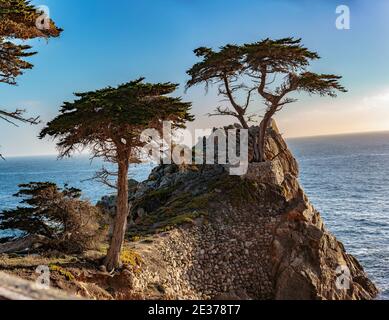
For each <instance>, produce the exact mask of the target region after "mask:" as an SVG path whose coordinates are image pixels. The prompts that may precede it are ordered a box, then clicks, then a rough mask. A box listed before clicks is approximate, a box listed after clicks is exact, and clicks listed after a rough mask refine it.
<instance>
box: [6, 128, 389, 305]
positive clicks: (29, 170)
mask: <svg viewBox="0 0 389 320" xmlns="http://www.w3.org/2000/svg"><path fill="white" fill-rule="evenodd" d="M288 144H289V146H290V148H291V149H292V151H293V153H294V155H295V156H296V158H297V160H298V162H299V165H300V171H301V174H300V181H301V183H302V185H303V187H304V190H305V192H306V193H307V195H308V196H309V199H310V201H311V202H312V203H313V204H314V206H315V207H316V208H317V209H318V210H319V211H320V212H321V214H322V216H323V218H324V221H325V223H326V226H327V228H328V229H329V230H330V231H331V232H332V233H333V234H335V235H336V236H337V237H338V239H339V240H340V241H342V242H343V243H344V245H345V247H346V249H347V250H348V252H349V253H351V254H353V255H355V256H356V257H357V258H358V259H359V261H360V262H361V264H362V265H363V266H364V268H365V270H366V272H367V273H368V275H369V276H370V278H371V279H372V280H373V281H374V282H375V283H376V284H377V286H378V287H379V288H380V290H381V294H380V297H379V298H380V299H386V300H389V197H388V196H389V132H385V133H368V134H353V135H338V136H326V137H312V138H299V139H289V140H288ZM103 165H104V166H106V167H108V169H109V168H110V165H109V164H108V165H107V164H104V163H103V162H102V161H100V160H94V161H93V162H91V161H90V160H89V159H88V157H86V156H80V157H76V158H70V159H65V160H60V161H58V160H57V159H56V157H55V156H45V157H26V158H7V159H6V161H0V186H1V187H0V210H4V209H11V208H14V207H15V206H16V205H17V204H18V201H19V199H17V198H15V197H12V195H13V194H14V193H16V192H17V191H18V184H20V183H28V182H36V181H51V182H56V183H57V184H59V185H60V186H61V185H63V184H64V183H67V184H69V185H70V186H73V187H77V188H80V189H81V190H82V191H83V197H84V199H88V200H90V201H91V202H92V203H95V202H97V201H98V200H99V199H100V198H101V197H102V196H104V195H107V194H111V193H112V192H113V190H112V189H109V188H108V187H105V186H103V185H101V184H99V183H98V182H96V181H92V180H89V179H90V178H91V177H93V175H94V173H95V172H96V171H97V170H99V169H101V167H102V166H103ZM152 167H153V166H152V165H151V164H141V165H134V166H131V168H130V176H131V178H133V179H136V180H138V181H143V180H145V179H146V178H147V176H148V174H149V172H150V171H151V169H152ZM0 235H1V231H0ZM2 235H6V233H5V232H4V231H3V232H2Z"/></svg>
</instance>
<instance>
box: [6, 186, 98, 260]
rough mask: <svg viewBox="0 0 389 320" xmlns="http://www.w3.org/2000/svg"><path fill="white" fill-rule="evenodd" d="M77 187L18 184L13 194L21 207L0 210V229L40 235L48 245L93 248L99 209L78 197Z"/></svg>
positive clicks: (60, 247) (59, 247)
mask: <svg viewBox="0 0 389 320" xmlns="http://www.w3.org/2000/svg"><path fill="white" fill-rule="evenodd" d="M80 195H81V192H80V190H79V189H75V188H70V187H68V186H67V185H65V187H64V188H63V189H60V188H58V187H57V185H56V184H54V183H49V182H32V183H29V184H23V185H20V191H19V192H18V193H17V194H15V196H16V197H21V198H23V199H22V200H21V206H18V207H17V208H16V209H14V210H5V211H3V212H1V213H0V229H17V230H20V231H23V232H24V234H27V235H41V236H45V237H47V238H48V240H49V246H50V248H55V249H59V250H63V251H67V252H81V251H83V250H85V249H89V248H92V247H94V245H95V244H96V242H98V241H99V240H100V238H101V237H102V233H103V231H102V228H100V223H99V222H100V218H101V217H100V212H99V210H98V209H97V208H96V207H94V206H92V205H91V204H90V203H89V202H87V201H82V200H80V199H79V198H80Z"/></svg>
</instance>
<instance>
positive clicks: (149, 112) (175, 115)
mask: <svg viewBox="0 0 389 320" xmlns="http://www.w3.org/2000/svg"><path fill="white" fill-rule="evenodd" d="M143 80H144V79H143V78H141V79H138V80H135V81H132V82H129V83H126V84H123V85H120V86H119V87H117V88H111V87H108V88H106V89H102V90H97V91H94V92H86V93H79V94H76V96H77V98H78V99H77V100H76V101H74V102H66V103H65V104H64V105H63V106H62V108H61V110H60V115H59V116H58V117H56V118H55V119H54V120H53V121H51V122H50V123H48V124H47V127H46V128H44V129H43V130H42V132H41V134H40V138H44V137H45V136H50V137H53V138H55V139H57V140H58V143H57V147H58V150H59V152H60V156H61V157H65V156H69V155H71V154H72V153H74V152H75V151H77V150H79V149H82V148H89V149H90V150H91V152H92V153H93V156H94V157H102V158H103V159H104V160H106V161H110V162H113V163H115V164H117V166H118V177H117V201H116V216H115V221H114V227H113V234H112V239H111V243H110V247H109V249H108V253H107V256H106V258H105V262H104V265H105V266H106V268H107V270H108V271H111V270H113V269H115V268H117V267H119V265H120V251H121V248H122V244H123V240H124V236H125V230H126V226H127V218H128V214H129V210H130V208H129V204H128V167H129V164H130V163H134V162H138V161H139V157H140V156H141V149H142V147H143V146H144V142H142V141H141V139H140V138H141V133H142V132H143V131H144V130H145V129H149V128H150V129H151V128H153V129H156V130H158V131H160V132H162V128H163V123H162V122H163V121H171V122H172V127H173V128H184V127H185V123H186V121H192V120H193V117H192V116H191V115H190V114H189V110H190V108H191V103H188V102H183V101H181V98H173V97H170V96H167V95H169V94H171V93H173V92H174V91H175V90H176V88H177V85H176V84H172V83H158V84H150V83H144V82H143Z"/></svg>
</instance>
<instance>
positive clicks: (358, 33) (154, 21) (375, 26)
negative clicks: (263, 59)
mask: <svg viewBox="0 0 389 320" xmlns="http://www.w3.org/2000/svg"><path fill="white" fill-rule="evenodd" d="M32 2H33V3H34V4H35V5H46V6H48V7H49V9H50V16H51V18H52V19H53V20H54V21H55V22H56V23H57V25H58V26H60V27H61V28H63V29H64V32H63V34H62V35H61V37H60V38H58V39H51V40H50V41H46V40H34V41H30V42H29V44H32V45H33V46H34V50H36V51H38V52H39V53H38V54H37V55H35V56H34V57H32V58H30V61H31V62H32V63H33V64H34V69H32V70H27V71H26V72H25V74H24V75H23V76H21V77H20V78H18V86H15V87H13V86H7V85H5V84H0V106H1V107H2V108H6V109H8V110H13V109H15V108H25V109H27V110H28V115H31V116H36V115H40V116H41V120H42V124H41V125H38V126H29V125H24V124H21V125H20V126H19V128H16V127H14V126H12V125H9V124H7V123H6V122H0V145H1V153H3V154H5V155H7V156H21V155H40V154H55V152H56V151H55V144H54V142H53V141H50V140H44V141H40V140H38V139H37V135H38V132H39V131H40V129H41V128H42V127H43V125H44V123H45V122H47V121H49V120H51V119H52V118H53V117H55V115H56V114H57V112H58V109H59V108H60V106H61V105H62V102H63V101H72V100H73V93H74V92H83V91H89V90H95V89H99V88H102V87H105V86H108V85H111V86H116V85H118V84H121V83H124V82H128V81H130V80H133V79H135V78H138V77H140V76H144V77H146V80H147V81H149V82H166V81H171V82H175V83H179V84H180V88H179V90H178V91H177V93H176V95H177V96H182V97H183V99H184V100H185V101H192V102H193V110H192V113H193V114H194V115H195V116H196V121H195V122H194V123H192V124H190V128H191V129H193V128H202V129H205V128H212V127H214V126H220V125H224V124H229V123H231V122H236V120H234V119H232V118H228V117H216V118H215V117H212V118H209V117H208V116H207V113H209V112H211V111H212V110H213V109H214V108H215V107H216V106H218V105H220V100H221V98H220V97H218V96H217V90H216V89H217V88H215V87H211V88H210V90H209V91H208V93H206V92H205V90H204V87H202V86H198V87H196V88H193V89H190V90H189V91H188V92H185V91H184V86H185V82H186V81H187V80H188V76H187V75H186V70H188V69H189V68H190V67H191V66H192V65H193V64H194V63H196V62H197V59H196V57H195V56H194V54H193V49H195V48H197V47H199V46H208V47H212V48H218V47H220V46H222V45H225V44H227V43H235V44H242V43H248V42H255V41H259V40H261V39H264V38H268V37H269V38H281V37H289V36H293V37H298V38H302V41H303V43H304V45H305V46H307V47H308V48H309V49H311V50H313V51H317V52H318V53H319V55H320V56H321V60H319V61H317V62H314V63H313V64H312V66H311V70H312V71H314V72H323V73H334V74H338V75H342V76H343V79H342V84H343V85H344V86H345V87H346V88H347V89H348V93H345V94H340V95H339V96H338V97H337V98H336V99H332V98H328V97H324V98H323V97H316V96H312V97H310V96H307V95H298V96H297V97H298V98H299V101H298V102H296V103H294V104H292V105H288V106H287V108H285V109H284V110H282V111H281V112H280V113H279V114H277V115H276V117H275V118H276V120H277V123H278V126H279V127H280V130H281V131H282V133H283V134H284V135H285V136H286V137H301V136H312V135H327V134H337V133H351V132H368V131H384V130H389V63H388V57H389V41H388V39H387V35H388V34H389V23H388V17H389V1H387V0H375V1H369V0H353V1H352V0H350V1H344V0H342V1H341V0H339V1H338V0H315V1H311V0H294V1H292V0H290V1H286V0H272V1H268V0H267V1H265V0H239V1H236V0H138V1H135V0H114V1H107V0H82V1H79V0H66V1H61V0H34V1H32ZM341 4H346V5H348V6H349V8H350V12H351V29H350V30H338V29H337V28H336V26H335V21H336V19H337V16H338V15H337V14H336V12H335V11H336V7H337V6H338V5H341ZM263 108H264V106H263V103H262V101H261V100H260V99H259V98H257V99H256V100H255V101H254V104H253V109H252V111H257V112H259V113H260V112H261V111H263Z"/></svg>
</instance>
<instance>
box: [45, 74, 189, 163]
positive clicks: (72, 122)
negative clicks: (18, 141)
mask: <svg viewBox="0 0 389 320" xmlns="http://www.w3.org/2000/svg"><path fill="white" fill-rule="evenodd" d="M177 87H178V85H177V84H173V83H158V84H151V83H144V78H140V79H137V80H135V81H131V82H129V83H125V84H122V85H120V86H118V87H117V88H113V87H108V88H104V89H101V90H97V91H91V92H85V93H76V94H75V96H76V97H77V98H78V99H77V100H75V101H74V102H65V103H64V105H63V106H62V107H61V109H60V115H59V116H58V117H56V118H55V119H54V120H53V121H51V122H49V123H48V124H47V126H46V128H44V129H43V130H42V132H41V133H40V138H43V137H45V136H52V137H53V138H55V139H58V143H57V146H58V148H59V151H60V155H61V156H67V155H70V154H71V153H72V152H74V151H76V150H80V149H82V148H85V147H91V150H92V152H93V153H94V155H95V156H97V157H99V156H103V157H104V158H106V160H108V161H113V162H117V157H118V154H117V151H118V148H117V146H121V147H122V148H123V150H125V151H130V150H132V151H133V152H131V155H134V156H135V155H136V154H135V153H134V152H136V151H137V150H136V148H138V147H141V146H142V145H143V143H142V142H141V141H140V134H141V132H142V131H143V130H145V129H147V128H155V129H162V121H164V120H166V121H172V125H173V128H184V127H185V123H186V122H187V121H192V120H193V116H192V115H190V114H189V110H190V108H191V103H189V102H182V100H181V98H174V97H170V96H168V95H169V94H171V93H173V92H174V91H175V90H176V89H177Z"/></svg>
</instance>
